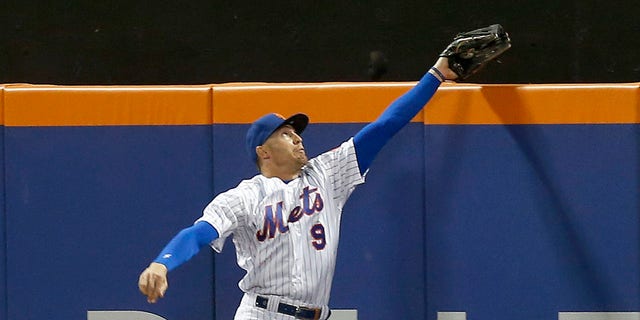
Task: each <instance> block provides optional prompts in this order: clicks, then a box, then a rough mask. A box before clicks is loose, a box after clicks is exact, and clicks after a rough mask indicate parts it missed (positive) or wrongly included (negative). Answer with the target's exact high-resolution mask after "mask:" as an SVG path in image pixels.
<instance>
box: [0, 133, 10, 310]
mask: <svg viewBox="0 0 640 320" xmlns="http://www.w3.org/2000/svg"><path fill="white" fill-rule="evenodd" d="M0 130H2V134H1V135H0V168H2V173H3V175H4V126H0ZM3 180H4V179H3ZM0 208H1V209H2V211H0V316H1V318H2V319H7V318H8V317H7V252H6V249H7V243H6V231H7V224H6V222H7V215H6V210H5V193H4V183H0Z"/></svg>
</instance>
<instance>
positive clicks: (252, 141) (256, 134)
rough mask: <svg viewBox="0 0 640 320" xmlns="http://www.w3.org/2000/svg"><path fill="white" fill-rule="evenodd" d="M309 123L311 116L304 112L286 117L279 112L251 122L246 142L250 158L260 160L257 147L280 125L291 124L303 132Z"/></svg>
mask: <svg viewBox="0 0 640 320" xmlns="http://www.w3.org/2000/svg"><path fill="white" fill-rule="evenodd" d="M307 124H309V117H307V115H306V114H304V113H296V114H294V115H292V116H291V117H289V118H286V119H285V117H283V116H281V115H279V114H277V113H269V114H267V115H264V116H263V117H262V118H260V119H258V120H256V121H255V122H254V123H253V124H251V127H250V128H249V130H247V137H246V140H245V143H246V148H247V153H248V154H249V158H251V160H253V162H258V155H256V147H257V146H261V145H263V144H264V142H265V141H267V139H268V138H269V136H271V134H272V133H273V132H274V131H276V130H278V129H279V128H280V127H282V126H285V125H290V126H292V127H293V129H294V130H295V132H296V133H297V134H302V131H304V129H305V128H306V127H307Z"/></svg>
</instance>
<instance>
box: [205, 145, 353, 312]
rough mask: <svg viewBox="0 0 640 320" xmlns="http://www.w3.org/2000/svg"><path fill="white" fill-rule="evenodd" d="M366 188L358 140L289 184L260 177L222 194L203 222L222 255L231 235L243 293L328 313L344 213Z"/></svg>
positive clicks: (309, 167)
mask: <svg viewBox="0 0 640 320" xmlns="http://www.w3.org/2000/svg"><path fill="white" fill-rule="evenodd" d="M363 182H364V177H363V176H362V175H361V174H360V170H359V168H358V164H357V160H356V154H355V149H354V145H353V139H349V140H348V141H346V142H344V143H343V144H342V145H341V146H340V147H338V148H336V149H333V150H331V151H328V152H326V153H323V154H321V155H319V156H317V157H316V158H313V159H310V160H309V162H308V163H307V165H306V166H305V167H304V168H303V169H302V173H301V175H300V177H298V178H296V179H294V180H292V181H290V182H289V183H285V182H283V181H282V180H280V179H279V178H266V177H265V176H263V175H257V176H255V177H253V178H251V179H249V180H244V181H242V182H241V183H240V184H239V185H238V186H237V187H236V188H234V189H231V190H229V191H226V192H224V193H221V194H219V195H218V196H217V197H215V198H214V199H213V200H212V201H211V203H209V205H208V206H207V207H206V208H205V210H204V213H203V216H202V217H201V218H200V219H198V221H207V222H209V223H210V224H211V225H212V226H214V227H215V229H216V230H217V231H218V233H219V234H220V237H219V238H218V239H216V240H214V242H212V244H211V246H212V247H213V248H214V249H215V250H216V251H218V252H220V251H221V250H222V247H223V245H224V241H225V239H226V238H227V237H229V236H230V235H231V234H233V242H234V244H235V247H236V255H237V262H238V265H239V266H240V267H241V268H243V269H244V270H246V272H247V273H246V275H245V277H244V278H243V279H242V280H241V281H240V283H239V286H240V289H242V291H244V292H249V293H255V294H261V295H275V296H280V297H286V298H287V299H291V300H293V301H298V302H300V303H304V304H308V305H313V306H319V307H322V306H325V307H326V306H327V304H328V302H329V294H330V289H331V282H332V280H333V273H334V269H335V262H336V253H337V248H338V240H339V237H340V219H341V215H342V208H343V206H344V204H345V202H346V201H347V199H348V198H349V196H350V195H351V192H352V191H353V190H354V188H355V186H356V185H358V184H361V183H363Z"/></svg>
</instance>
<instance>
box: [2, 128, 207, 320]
mask: <svg viewBox="0 0 640 320" xmlns="http://www.w3.org/2000/svg"><path fill="white" fill-rule="evenodd" d="M5 134H6V136H5V146H6V150H7V152H6V195H7V208H6V213H7V225H8V228H7V243H8V246H7V247H8V250H7V260H8V276H7V285H8V288H9V298H8V303H9V306H8V319H11V320H18V319H86V312H87V310H112V309H119V310H127V309H129V310H149V311H151V312H153V313H156V314H159V315H162V316H164V317H165V318H167V319H211V318H212V317H213V315H212V313H211V310H210V305H211V302H212V300H213V288H212V274H211V270H212V263H213V261H212V259H211V254H210V253H205V254H203V255H201V256H199V257H198V258H197V259H196V260H195V261H192V262H190V263H188V264H186V265H185V266H184V267H183V268H182V269H180V270H178V271H176V272H175V273H172V274H171V277H170V281H171V283H170V285H171V290H169V292H168V293H167V299H165V300H164V301H163V302H162V303H160V304H158V305H149V304H147V303H146V300H145V299H144V297H143V296H142V295H141V294H140V293H139V292H138V289H137V280H138V275H139V273H140V272H141V271H142V269H144V268H145V267H146V266H147V264H148V263H149V262H150V261H151V260H152V259H153V258H155V255H156V254H157V253H158V252H159V251H160V249H161V248H162V246H163V245H164V243H166V242H167V241H168V240H169V239H170V238H171V237H172V236H173V235H174V234H175V233H176V232H177V231H178V230H179V228H182V227H185V226H188V225H189V224H190V223H191V222H190V221H191V220H193V219H195V218H196V217H197V216H199V214H200V212H201V208H202V207H203V206H204V205H205V204H206V201H207V199H208V198H210V197H211V196H212V188H211V181H212V176H213V175H212V166H211V126H185V127H177V126H171V127H162V126H147V127H80V128H78V127H60V128H58V127H53V128H46V127H45V128H43V127H40V128H36V127H30V128H9V127H8V128H6V130H5Z"/></svg>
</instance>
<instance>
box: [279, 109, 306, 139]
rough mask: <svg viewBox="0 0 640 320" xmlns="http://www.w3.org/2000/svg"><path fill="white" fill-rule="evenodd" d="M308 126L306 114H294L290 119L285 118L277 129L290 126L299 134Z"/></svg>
mask: <svg viewBox="0 0 640 320" xmlns="http://www.w3.org/2000/svg"><path fill="white" fill-rule="evenodd" d="M308 124H309V117H307V115H306V114H304V113H296V114H294V115H292V116H291V117H289V118H287V119H286V120H284V121H283V122H282V124H281V125H280V126H279V127H278V128H280V127H282V126H286V125H290V126H292V127H293V129H294V130H295V131H296V133H297V134H301V133H302V132H303V131H304V129H305V128H306V127H307V125H308Z"/></svg>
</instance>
